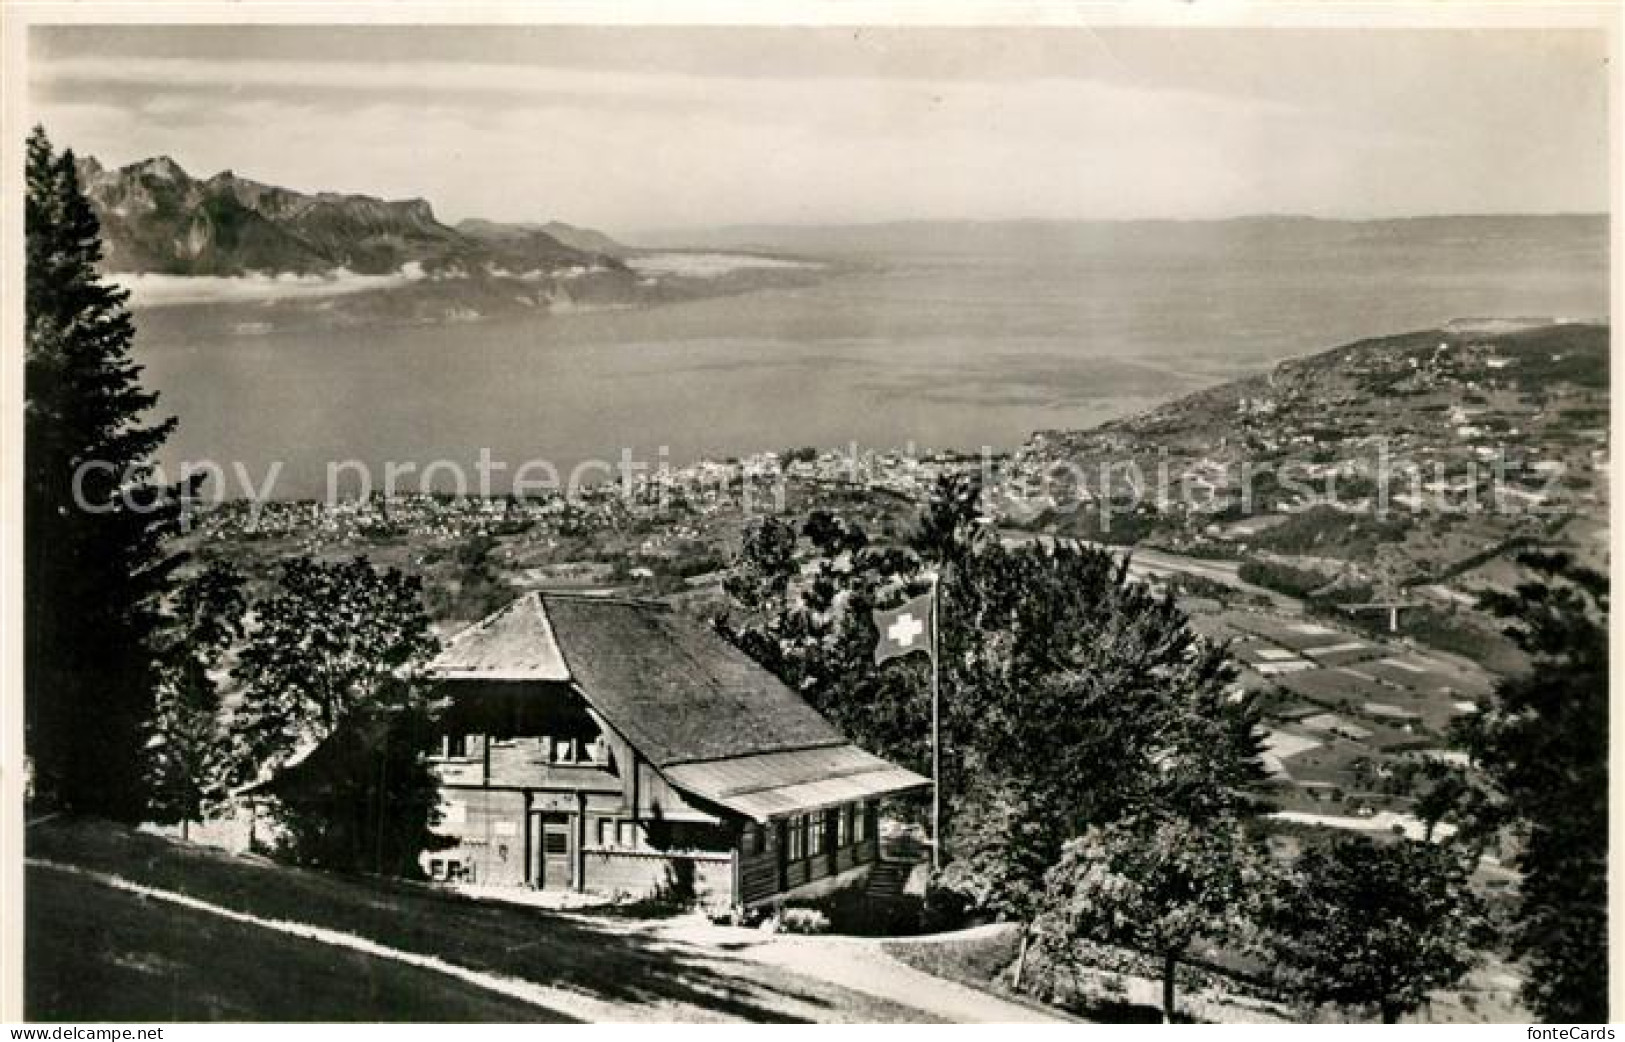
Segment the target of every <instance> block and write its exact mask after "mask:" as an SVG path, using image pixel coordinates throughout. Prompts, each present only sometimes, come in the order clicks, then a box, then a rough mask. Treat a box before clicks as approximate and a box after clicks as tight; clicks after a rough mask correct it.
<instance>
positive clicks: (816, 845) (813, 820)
mask: <svg viewBox="0 0 1625 1042" xmlns="http://www.w3.org/2000/svg"><path fill="white" fill-rule="evenodd" d="M807 822H808V825H807V829H808V833H807V853H808V854H809V855H811V856H812V857H817V856H818V855H819V854H822V853H823V852H824V812H823V811H821V810H819V811H814V812H813V813H812V814H811V815H809V816H808V819H807Z"/></svg>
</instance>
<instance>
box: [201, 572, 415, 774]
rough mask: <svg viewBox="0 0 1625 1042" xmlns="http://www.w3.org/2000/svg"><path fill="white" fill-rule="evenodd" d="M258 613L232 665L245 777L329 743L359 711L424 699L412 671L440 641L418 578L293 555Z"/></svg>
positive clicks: (238, 767) (235, 726) (239, 765)
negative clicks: (239, 690)
mask: <svg viewBox="0 0 1625 1042" xmlns="http://www.w3.org/2000/svg"><path fill="white" fill-rule="evenodd" d="M253 614H254V624H253V626H252V627H251V628H250V630H249V632H248V636H247V639H246V641H245V644H244V647H243V650H242V653H241V655H239V657H238V661H237V665H236V667H235V669H234V670H233V675H234V676H235V677H236V678H237V679H238V680H239V681H240V682H241V683H242V685H243V701H242V704H241V706H239V707H238V709H237V711H236V712H235V713H234V714H233V719H232V733H233V736H234V738H235V739H236V743H237V752H236V757H237V762H236V764H235V772H234V773H235V779H234V780H236V781H237V782H239V783H242V782H247V781H251V780H253V779H254V778H256V777H258V776H260V775H262V774H264V773H265V772H267V771H274V770H275V769H276V768H277V767H279V766H281V764H282V763H283V762H284V761H286V760H287V759H288V758H289V757H290V756H292V755H293V754H294V753H295V752H296V751H300V750H301V749H304V748H307V747H309V746H310V745H312V744H315V743H319V742H321V741H323V740H325V739H326V738H328V737H329V736H330V735H332V734H333V733H334V732H335V731H336V730H337V729H338V727H339V725H340V724H341V723H343V722H344V721H345V719H346V718H347V717H348V715H349V714H350V712H351V711H352V710H354V709H357V708H359V707H373V706H403V705H409V704H411V703H412V702H413V701H414V700H416V699H418V698H421V697H422V690H421V686H420V685H419V684H418V682H417V680H416V678H415V674H414V672H413V671H414V670H415V669H416V668H417V667H419V666H421V665H422V664H423V663H424V662H425V661H427V659H428V657H429V656H430V655H432V654H433V652H434V650H435V640H434V637H433V635H432V634H431V632H430V630H429V620H428V616H427V615H425V614H424V611H423V605H422V583H421V581H420V580H419V579H417V578H416V577H415V576H407V575H404V574H402V573H401V572H399V571H397V570H396V569H393V568H390V569H386V570H384V571H377V570H375V569H374V568H373V567H372V565H371V564H370V563H369V562H368V561H367V559H366V558H364V557H357V558H354V559H352V560H350V561H345V562H339V563H336V564H322V563H320V562H317V561H313V560H311V559H310V558H308V557H296V558H290V559H289V560H286V561H284V562H282V574H281V576H280V578H279V580H278V584H277V589H276V591H275V592H274V593H272V594H270V595H269V596H267V597H264V598H262V599H260V600H259V601H258V602H257V603H256V604H255V605H254V613H253Z"/></svg>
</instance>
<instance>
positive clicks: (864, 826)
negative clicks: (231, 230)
mask: <svg viewBox="0 0 1625 1042" xmlns="http://www.w3.org/2000/svg"><path fill="white" fill-rule="evenodd" d="M868 838H869V807H868V805H867V804H864V803H859V804H857V805H856V806H854V807H853V808H852V842H854V843H862V842H863V841H864V840H866V839H868Z"/></svg>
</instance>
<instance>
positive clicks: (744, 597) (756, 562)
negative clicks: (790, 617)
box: [722, 517, 796, 612]
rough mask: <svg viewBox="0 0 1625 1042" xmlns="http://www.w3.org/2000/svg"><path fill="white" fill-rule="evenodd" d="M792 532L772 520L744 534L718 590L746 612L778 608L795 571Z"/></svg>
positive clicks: (768, 518) (792, 530) (791, 529)
mask: <svg viewBox="0 0 1625 1042" xmlns="http://www.w3.org/2000/svg"><path fill="white" fill-rule="evenodd" d="M795 551H796V530H795V528H794V527H793V526H791V525H790V524H789V523H788V522H785V521H781V520H779V519H778V518H776V517H767V518H763V519H762V520H761V521H760V522H759V523H758V524H756V525H754V526H752V527H751V528H748V529H746V530H745V536H744V545H743V546H742V547H741V549H740V552H739V558H738V560H737V562H736V563H735V567H734V569H733V570H732V572H731V573H730V574H729V575H728V577H727V578H726V579H724V580H723V583H722V588H723V590H724V591H725V592H726V593H727V594H728V596H729V597H732V598H733V599H734V600H735V601H736V602H737V603H738V604H739V605H741V606H742V607H743V608H744V609H745V610H746V611H751V612H756V611H762V610H764V609H769V608H773V607H777V606H779V602H780V601H781V600H782V598H783V597H784V595H785V592H786V591H787V590H788V589H789V588H790V576H791V574H792V573H793V572H794V570H795Z"/></svg>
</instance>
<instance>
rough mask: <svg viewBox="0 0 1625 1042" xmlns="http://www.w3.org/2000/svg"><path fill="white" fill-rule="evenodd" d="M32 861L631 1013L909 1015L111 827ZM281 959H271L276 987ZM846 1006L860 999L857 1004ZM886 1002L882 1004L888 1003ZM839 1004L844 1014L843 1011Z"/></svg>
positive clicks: (554, 923)
mask: <svg viewBox="0 0 1625 1042" xmlns="http://www.w3.org/2000/svg"><path fill="white" fill-rule="evenodd" d="M28 854H29V856H30V857H35V858H46V859H50V860H54V861H62V862H67V863H71V864H75V865H79V866H82V867H85V868H89V869H93V870H95V871H99V872H105V873H109V874H112V875H117V876H120V877H122V878H125V879H129V880H131V881H133V882H137V883H141V884H144V885H147V886H151V887H155V888H159V889H165V890H173V891H175V892H178V893H182V894H186V895H188V896H191V897H195V898H198V899H199V900H203V901H208V902H211V903H214V904H218V905H221V906H223V907H226V908H230V909H233V910H235V911H241V912H246V913H249V914H252V915H257V916H261V917H264V918H268V919H279V920H285V921H289V922H296V923H308V924H312V925H316V926H321V927H325V928H327V929H331V930H338V931H341V932H344V933H348V934H352V935H355V936H357V937H363V938H366V939H368V940H371V941H375V942H377V943H379V944H382V945H387V946H389V947H392V948H397V949H400V950H403V951H408V952H414V953H419V954H423V955H432V956H436V957H438V958H440V959H444V960H445V961H447V962H450V963H453V964H455V965H457V966H462V967H466V968H468V969H472V970H480V971H484V972H489V973H493V974H499V975H502V976H507V977H516V978H519V979H521V980H526V981H531V982H534V983H537V984H541V985H544V986H548V987H554V988H560V989H565V990H568V991H571V992H575V993H577V994H580V995H581V996H582V997H584V998H586V999H590V1000H594V1001H597V1002H603V1003H609V1004H613V1005H616V1006H622V1007H626V1008H627V1014H628V1017H629V1018H631V1017H636V1016H639V1013H638V1011H639V1010H640V1009H641V1010H643V1011H644V1013H643V1014H642V1015H644V1016H650V1017H654V1018H657V1019H692V1018H694V1017H696V1016H699V1017H705V1018H707V1019H709V1018H715V1017H723V1018H727V1017H737V1018H739V1019H743V1020H750V1021H777V1022H789V1021H816V1020H820V1019H825V1016H824V1015H825V1014H833V1015H834V1017H835V1019H846V1017H851V1016H853V1015H857V1016H859V1017H861V1018H862V1019H877V1018H879V1019H910V1014H911V1013H915V1012H916V1011H910V1010H906V1009H902V1008H901V1007H897V1008H893V1009H889V1010H888V1009H885V1008H881V1006H880V1005H877V1004H876V1002H875V1000H865V999H863V998H862V997H861V996H857V995H855V994H854V993H851V992H848V991H845V990H844V989H841V988H838V987H836V986H833V985H827V984H824V983H823V982H819V981H814V980H811V979H808V978H803V977H797V976H794V975H791V974H788V973H773V972H771V971H768V970H767V969H766V968H764V967H761V966H759V965H757V964H755V963H750V962H745V961H743V960H739V959H737V958H735V957H732V956H729V955H725V954H721V953H715V952H710V951H701V950H699V949H697V948H694V947H693V946H691V945H686V944H683V943H680V942H667V941H659V940H655V939H651V938H649V937H647V936H641V935H639V934H638V933H637V932H636V931H629V930H627V929H626V927H625V925H624V923H622V924H615V923H613V922H605V923H603V924H602V925H600V924H599V923H595V922H593V921H592V920H591V919H589V918H587V917H583V916H575V915H561V914H558V913H554V912H550V911H547V910H543V909H535V908H528V907H524V906H518V905H498V904H494V903H489V902H481V901H477V900H474V899H471V898H467V897H463V896H461V895H457V894H451V893H445V892H440V891H435V890H432V889H430V888H428V887H424V886H420V885H415V884H408V883H401V882H395V881H389V880H379V879H360V878H353V877H341V876H337V875H330V874H326V873H321V872H316V871H310V870H304V869H295V868H288V867H285V866H280V865H270V864H266V863H264V862H261V861H258V860H257V859H246V858H239V857H234V856H231V855H229V854H224V853H221V852H218V851H212V850H203V849H200V848H196V847H190V846H185V845H181V844H178V843H175V842H172V841H169V840H166V839H162V838H160V837H156V836H150V835H145V834H140V833H133V832H129V831H127V830H123V829H118V828H116V827H115V826H110V825H106V824H105V823H88V822H74V821H62V822H60V823H59V822H52V823H50V824H48V825H44V826H40V827H39V828H37V829H34V830H31V831H30V832H29V834H28ZM275 978H276V969H275V967H274V966H269V967H267V968H266V981H267V985H268V986H271V987H274V986H275ZM864 1003H868V1005H865V1006H864V1008H862V1009H854V1008H853V1007H854V1005H863V1004H864ZM882 1005H883V1004H882ZM843 1013H845V1014H846V1017H842V1016H841V1014H843Z"/></svg>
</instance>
